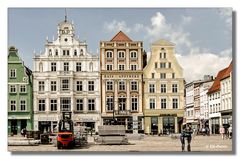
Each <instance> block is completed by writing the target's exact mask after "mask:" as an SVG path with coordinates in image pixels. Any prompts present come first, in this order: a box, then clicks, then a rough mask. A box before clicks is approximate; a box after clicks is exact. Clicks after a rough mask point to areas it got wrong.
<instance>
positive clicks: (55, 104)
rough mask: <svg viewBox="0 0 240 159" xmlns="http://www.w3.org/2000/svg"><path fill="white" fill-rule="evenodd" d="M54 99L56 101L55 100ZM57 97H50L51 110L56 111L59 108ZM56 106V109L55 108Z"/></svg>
mask: <svg viewBox="0 0 240 159" xmlns="http://www.w3.org/2000/svg"><path fill="white" fill-rule="evenodd" d="M53 101H54V102H53ZM57 103H58V102H57V99H56V98H54V99H50V111H51V112H55V111H57V109H58V106H57ZM52 108H53V109H52ZM55 108H56V109H55Z"/></svg>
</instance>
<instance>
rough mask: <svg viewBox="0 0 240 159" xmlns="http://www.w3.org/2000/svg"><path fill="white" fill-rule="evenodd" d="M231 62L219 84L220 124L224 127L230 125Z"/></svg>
mask: <svg viewBox="0 0 240 159" xmlns="http://www.w3.org/2000/svg"><path fill="white" fill-rule="evenodd" d="M232 67H233V66H232V62H231V64H230V65H229V66H228V67H227V70H226V71H225V73H224V75H223V77H222V78H221V80H220V86H221V110H220V112H221V117H222V120H221V124H222V125H223V126H225V127H229V126H230V125H232Z"/></svg>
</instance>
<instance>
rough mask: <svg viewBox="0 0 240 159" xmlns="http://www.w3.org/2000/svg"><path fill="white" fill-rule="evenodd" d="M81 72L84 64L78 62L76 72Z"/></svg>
mask: <svg viewBox="0 0 240 159" xmlns="http://www.w3.org/2000/svg"><path fill="white" fill-rule="evenodd" d="M81 71H82V63H81V62H76V72H81Z"/></svg>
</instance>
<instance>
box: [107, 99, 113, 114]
mask: <svg viewBox="0 0 240 159" xmlns="http://www.w3.org/2000/svg"><path fill="white" fill-rule="evenodd" d="M109 99H111V100H110V101H109ZM113 108H114V102H113V96H107V97H106V111H113Z"/></svg>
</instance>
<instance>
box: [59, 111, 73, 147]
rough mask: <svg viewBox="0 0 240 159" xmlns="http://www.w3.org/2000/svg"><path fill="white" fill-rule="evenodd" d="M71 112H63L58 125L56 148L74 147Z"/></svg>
mask: <svg viewBox="0 0 240 159" xmlns="http://www.w3.org/2000/svg"><path fill="white" fill-rule="evenodd" d="M71 117H72V114H71V112H63V114H62V119H61V120H60V121H59V123H58V135H57V148H58V149H60V148H73V147H74V130H73V121H72V119H71Z"/></svg>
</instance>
